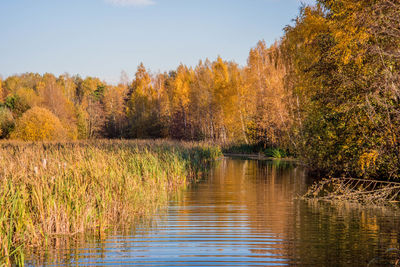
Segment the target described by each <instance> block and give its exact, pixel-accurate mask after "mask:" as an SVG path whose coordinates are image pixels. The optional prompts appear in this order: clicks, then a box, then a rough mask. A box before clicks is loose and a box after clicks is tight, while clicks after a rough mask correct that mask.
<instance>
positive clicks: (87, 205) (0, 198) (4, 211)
mask: <svg viewBox="0 0 400 267" xmlns="http://www.w3.org/2000/svg"><path fill="white" fill-rule="evenodd" d="M220 154H221V152H220V150H219V148H217V147H214V146H211V145H207V144H198V143H181V142H170V141H125V140H121V141H107V140H101V141H99V140H96V141H84V142H68V143H22V142H21V143H19V142H7V143H1V142H0V207H1V208H0V265H1V263H3V264H6V265H9V264H10V263H11V262H13V263H16V264H22V265H23V262H24V258H23V255H24V254H23V251H24V250H25V249H27V248H29V247H37V246H41V245H46V242H47V240H48V239H50V238H53V237H54V236H58V235H61V236H68V235H74V234H76V233H82V232H85V231H89V230H95V231H100V232H101V231H103V230H104V229H106V228H107V227H109V226H112V225H118V224H121V223H123V224H127V223H129V224H130V223H135V221H136V220H138V218H140V217H143V216H146V215H149V214H151V213H152V212H154V210H155V209H157V208H158V207H159V206H161V205H165V204H166V201H167V199H168V195H169V193H171V192H172V191H174V190H177V189H179V188H182V187H184V186H185V185H186V184H187V183H188V182H189V181H190V180H191V179H194V178H195V177H196V176H198V174H199V172H201V171H202V170H203V169H204V168H205V166H206V164H207V162H209V161H210V160H213V159H215V158H217V157H219V156H220Z"/></svg>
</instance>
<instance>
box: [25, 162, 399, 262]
mask: <svg viewBox="0 0 400 267" xmlns="http://www.w3.org/2000/svg"><path fill="white" fill-rule="evenodd" d="M309 184H310V178H308V177H307V176H306V175H305V171H304V169H303V168H302V167H301V166H296V165H295V164H294V163H290V162H285V161H259V160H244V159H235V158H224V159H222V160H220V161H219V162H217V163H216V164H215V166H214V167H213V168H212V169H211V170H210V172H209V174H208V175H207V177H205V178H204V179H203V180H201V181H200V182H199V183H197V184H195V185H193V186H190V187H189V188H188V189H187V190H185V191H184V192H181V193H180V194H178V195H177V196H176V197H174V198H173V199H172V200H171V201H170V204H169V206H168V208H167V209H166V210H165V211H164V212H161V214H159V215H158V216H156V217H155V219H154V220H153V222H152V224H151V225H150V226H149V225H147V224H144V225H141V226H137V227H136V228H135V229H128V230H125V231H115V232H112V233H108V234H107V235H106V236H102V237H93V238H85V239H84V241H76V242H75V243H74V244H69V245H68V246H69V248H64V249H59V250H56V251H53V252H51V253H45V256H44V258H43V259H42V260H40V261H35V260H28V261H27V265H36V264H38V263H39V262H40V264H43V265H47V266H69V265H74V266H76V265H80V266H88V265H92V266H104V265H114V266H119V265H135V266H285V265H291V266H293V265H296V266H367V265H368V263H370V262H371V261H372V262H374V263H375V265H373V264H371V265H370V266H379V265H383V264H385V263H390V262H392V263H393V261H394V260H395V258H396V257H397V256H398V255H394V254H396V253H397V252H396V251H395V249H399V242H400V231H399V230H400V214H399V212H398V211H396V210H393V209H386V208H365V207H354V206H352V205H350V204H343V205H340V206H338V205H330V204H318V203H306V202H304V201H301V200H297V199H296V197H298V196H299V195H301V194H303V193H304V192H305V191H306V189H307V186H308V185H309ZM390 249H392V250H390Z"/></svg>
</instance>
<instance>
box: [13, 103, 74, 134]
mask: <svg viewBox="0 0 400 267" xmlns="http://www.w3.org/2000/svg"><path fill="white" fill-rule="evenodd" d="M66 137H67V133H66V131H65V129H64V128H63V126H62V124H61V122H60V120H59V119H58V118H57V117H56V116H55V115H54V114H53V113H52V112H51V111H50V110H48V109H45V108H40V107H33V108H31V109H29V110H28V111H27V112H25V113H24V114H23V115H22V117H21V118H19V119H18V121H17V123H16V126H15V130H14V132H12V134H11V138H12V139H21V140H24V141H44V140H46V141H49V140H64V139H66Z"/></svg>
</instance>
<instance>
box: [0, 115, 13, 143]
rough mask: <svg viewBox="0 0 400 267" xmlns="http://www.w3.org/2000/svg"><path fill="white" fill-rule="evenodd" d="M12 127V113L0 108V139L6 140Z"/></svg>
mask: <svg viewBox="0 0 400 267" xmlns="http://www.w3.org/2000/svg"><path fill="white" fill-rule="evenodd" d="M14 127H15V121H14V116H13V114H12V112H11V111H10V110H9V109H8V108H7V107H0V138H8V137H9V135H10V133H11V132H12V131H13V130H14Z"/></svg>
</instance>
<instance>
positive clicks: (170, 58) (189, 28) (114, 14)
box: [0, 0, 313, 82]
mask: <svg viewBox="0 0 400 267" xmlns="http://www.w3.org/2000/svg"><path fill="white" fill-rule="evenodd" d="M302 2H305V3H313V0H304V1H302ZM300 4H301V1H300V0H0V14H1V16H0V27H1V37H0V40H1V41H0V75H2V76H3V78H5V77H7V76H9V75H12V74H18V73H23V72H38V73H45V72H51V73H54V74H56V75H59V74H62V73H64V72H68V73H70V74H80V75H81V76H88V75H89V76H97V77H100V78H101V79H104V80H106V81H109V82H116V81H118V80H119V77H120V74H121V71H122V70H124V71H126V72H127V73H128V75H129V77H130V78H132V77H133V75H134V73H135V71H136V67H137V65H138V64H139V63H140V62H143V63H144V64H145V66H146V67H147V68H150V69H151V70H152V71H153V72H157V71H167V70H171V69H174V68H176V67H177V66H178V65H179V64H180V63H184V64H186V65H190V66H194V65H196V64H197V63H198V61H199V60H200V59H205V58H209V59H211V60H213V59H215V58H216V57H217V56H218V55H220V56H221V57H223V58H224V59H226V60H233V61H235V62H237V63H239V64H240V65H244V64H246V60H247V56H248V52H249V50H250V48H251V47H254V46H255V45H256V43H257V41H259V40H261V39H264V40H265V41H266V42H267V43H268V44H271V43H273V42H274V41H275V40H277V39H279V38H280V36H282V28H283V27H284V26H285V25H287V24H290V23H291V20H292V19H293V18H295V16H296V15H297V13H298V8H299V6H300Z"/></svg>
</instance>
